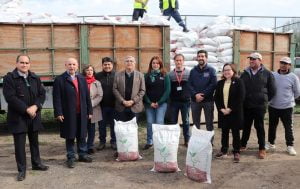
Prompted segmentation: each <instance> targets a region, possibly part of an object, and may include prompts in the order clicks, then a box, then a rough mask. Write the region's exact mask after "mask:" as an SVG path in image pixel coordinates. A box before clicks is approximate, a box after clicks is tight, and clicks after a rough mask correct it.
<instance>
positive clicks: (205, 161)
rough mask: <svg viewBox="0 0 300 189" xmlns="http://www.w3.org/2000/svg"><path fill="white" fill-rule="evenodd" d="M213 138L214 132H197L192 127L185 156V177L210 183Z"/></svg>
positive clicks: (197, 130)
mask: <svg viewBox="0 0 300 189" xmlns="http://www.w3.org/2000/svg"><path fill="white" fill-rule="evenodd" d="M213 136H214V131H205V130H199V129H197V128H196V127H195V126H193V128H192V136H191V138H190V140H189V145H188V149H187V155H186V175H187V177H188V178H190V179H191V180H194V181H197V182H204V183H211V176H210V169H211V159H212V145H211V139H212V137H213Z"/></svg>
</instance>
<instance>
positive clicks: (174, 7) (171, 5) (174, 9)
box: [159, 0, 189, 32]
mask: <svg viewBox="0 0 300 189" xmlns="http://www.w3.org/2000/svg"><path fill="white" fill-rule="evenodd" d="M159 8H160V10H161V12H162V13H163V15H164V16H168V20H170V19H171V17H173V18H174V19H175V21H176V22H177V23H178V25H179V26H181V27H182V28H183V32H189V30H188V29H187V27H186V25H185V23H184V22H183V20H182V18H181V16H180V13H179V12H178V9H179V4H178V0H159Z"/></svg>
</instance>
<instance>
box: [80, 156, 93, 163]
mask: <svg viewBox="0 0 300 189" xmlns="http://www.w3.org/2000/svg"><path fill="white" fill-rule="evenodd" d="M78 161H80V162H85V163H91V162H92V161H93V159H92V158H91V157H90V156H87V155H86V156H80V157H79V159H78Z"/></svg>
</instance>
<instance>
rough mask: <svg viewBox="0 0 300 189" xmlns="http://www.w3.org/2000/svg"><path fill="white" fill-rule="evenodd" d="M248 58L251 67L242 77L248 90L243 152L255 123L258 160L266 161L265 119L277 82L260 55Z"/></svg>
mask: <svg viewBox="0 0 300 189" xmlns="http://www.w3.org/2000/svg"><path fill="white" fill-rule="evenodd" d="M248 58H249V59H250V66H249V67H248V68H246V69H245V71H244V72H243V73H242V75H241V79H242V80H243V81H244V84H245V88H246V97H245V101H244V114H245V116H244V130H243V135H242V139H241V151H245V150H246V146H247V142H248V140H249V137H250V132H251V126H252V123H253V121H254V127H255V129H256V132H257V138H258V144H259V152H258V158H260V159H264V158H265V156H266V151H265V129H264V118H265V113H266V108H267V105H268V101H270V100H271V99H272V98H273V96H274V95H275V81H274V76H273V75H272V73H271V72H270V71H269V70H267V69H266V68H265V67H264V66H263V65H262V63H261V62H262V56H261V54H260V53H257V52H254V53H251V54H250V56H249V57H248Z"/></svg>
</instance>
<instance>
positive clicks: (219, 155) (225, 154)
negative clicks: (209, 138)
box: [215, 152, 227, 159]
mask: <svg viewBox="0 0 300 189" xmlns="http://www.w3.org/2000/svg"><path fill="white" fill-rule="evenodd" d="M226 157H227V153H223V152H219V153H217V154H216V155H215V158H217V159H222V158H226Z"/></svg>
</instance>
